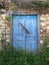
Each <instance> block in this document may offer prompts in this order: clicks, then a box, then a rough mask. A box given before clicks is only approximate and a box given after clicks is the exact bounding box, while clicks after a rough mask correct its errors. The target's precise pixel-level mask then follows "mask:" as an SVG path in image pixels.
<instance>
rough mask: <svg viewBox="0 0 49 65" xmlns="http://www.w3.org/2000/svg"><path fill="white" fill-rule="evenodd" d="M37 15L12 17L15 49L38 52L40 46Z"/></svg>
mask: <svg viewBox="0 0 49 65" xmlns="http://www.w3.org/2000/svg"><path fill="white" fill-rule="evenodd" d="M37 24H38V21H37V15H19V16H18V15H13V16H12V32H13V34H12V38H13V39H12V41H13V47H15V48H16V49H18V48H22V49H25V50H27V51H36V50H37V46H38V25H37Z"/></svg>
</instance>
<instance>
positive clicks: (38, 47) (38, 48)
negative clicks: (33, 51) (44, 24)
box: [10, 13, 40, 52]
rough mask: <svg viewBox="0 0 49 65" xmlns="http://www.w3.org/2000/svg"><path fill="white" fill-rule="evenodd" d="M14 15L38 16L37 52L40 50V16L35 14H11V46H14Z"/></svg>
mask: <svg viewBox="0 0 49 65" xmlns="http://www.w3.org/2000/svg"><path fill="white" fill-rule="evenodd" d="M13 15H15V16H16V15H17V16H19V15H37V28H38V32H37V35H38V41H37V43H38V44H37V52H38V51H39V50H40V15H39V14H34V13H31V14H30V13H16V14H11V21H10V44H12V46H13V41H12V40H13V36H12V35H13V30H12V27H13V26H12V25H13V22H12V17H13Z"/></svg>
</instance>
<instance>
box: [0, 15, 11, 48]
mask: <svg viewBox="0 0 49 65" xmlns="http://www.w3.org/2000/svg"><path fill="white" fill-rule="evenodd" d="M6 16H8V14H1V15H0V48H1V46H2V42H1V39H5V43H7V42H10V27H9V26H8V25H7V23H8V22H7V21H6Z"/></svg>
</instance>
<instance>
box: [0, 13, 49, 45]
mask: <svg viewBox="0 0 49 65" xmlns="http://www.w3.org/2000/svg"><path fill="white" fill-rule="evenodd" d="M6 16H9V15H8V14H2V15H0V40H1V37H2V33H4V34H5V21H6V19H5V18H6ZM45 35H46V36H49V14H41V15H40V43H41V45H42V44H43V38H44V36H45ZM6 41H7V42H9V41H10V27H9V26H8V25H7V21H6ZM0 43H1V42H0ZM0 46H1V44H0Z"/></svg>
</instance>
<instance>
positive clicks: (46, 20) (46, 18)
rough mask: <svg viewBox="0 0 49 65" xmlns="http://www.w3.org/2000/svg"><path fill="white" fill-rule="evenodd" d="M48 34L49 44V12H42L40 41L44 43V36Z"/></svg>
mask: <svg viewBox="0 0 49 65" xmlns="http://www.w3.org/2000/svg"><path fill="white" fill-rule="evenodd" d="M44 36H47V37H48V38H47V40H48V44H49V14H41V16H40V43H41V44H43V38H44Z"/></svg>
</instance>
